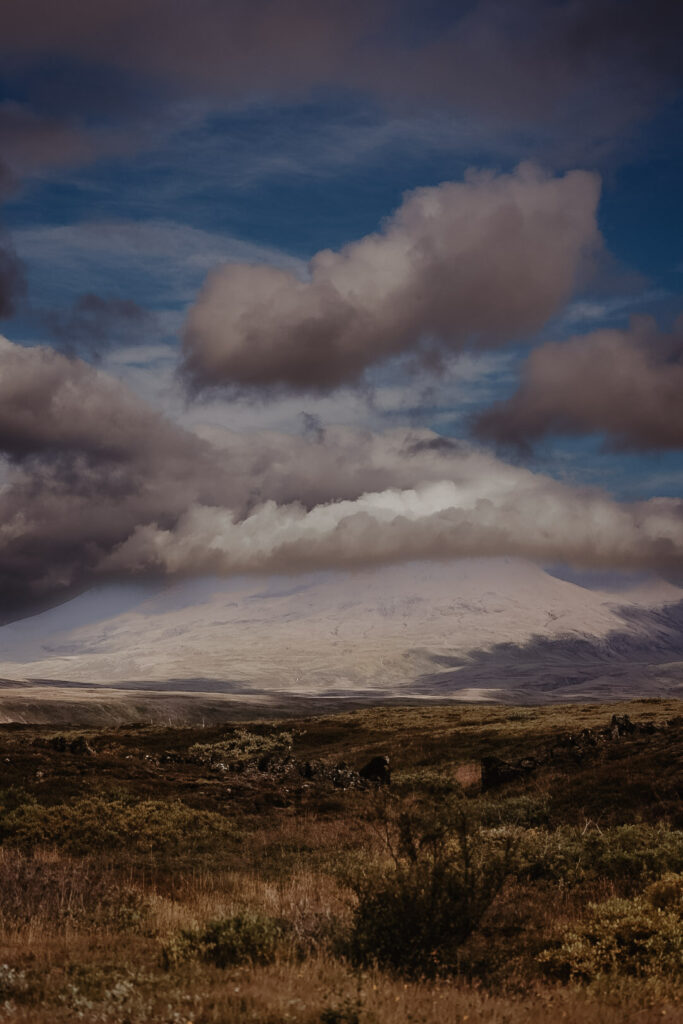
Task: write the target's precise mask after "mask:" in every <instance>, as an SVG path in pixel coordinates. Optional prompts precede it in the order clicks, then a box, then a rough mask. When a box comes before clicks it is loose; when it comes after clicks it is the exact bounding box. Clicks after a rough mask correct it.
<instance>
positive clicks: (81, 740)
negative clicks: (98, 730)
mask: <svg viewBox="0 0 683 1024" xmlns="http://www.w3.org/2000/svg"><path fill="white" fill-rule="evenodd" d="M69 750H70V752H71V753H72V754H78V755H79V756H80V755H84V754H94V753H95V751H94V750H93V748H92V747H91V746H90V744H89V743H88V741H87V740H86V738H85V736H77V737H76V739H75V740H72V741H71V743H70V744H69Z"/></svg>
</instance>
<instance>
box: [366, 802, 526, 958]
mask: <svg viewBox="0 0 683 1024" xmlns="http://www.w3.org/2000/svg"><path fill="white" fill-rule="evenodd" d="M383 825H384V828H385V833H384V834H385V841H386V845H387V851H388V853H389V856H390V859H391V863H390V865H389V866H384V867H379V868H377V869H376V870H375V871H369V872H363V873H361V874H360V875H358V876H357V877H356V879H354V880H352V887H353V889H354V891H355V895H356V898H357V903H356V907H355V909H354V914H353V919H352V924H351V930H350V934H349V937H348V941H347V946H346V952H347V954H348V956H349V958H350V959H351V960H352V962H354V963H355V964H358V965H366V964H372V963H376V964H378V965H379V966H382V967H389V968H392V969H394V970H397V971H399V972H401V973H405V974H408V975H412V976H426V977H430V976H435V975H437V974H442V973H449V972H452V971H453V970H455V969H456V968H457V960H458V950H459V948H460V946H461V945H462V944H463V943H464V942H465V941H466V940H467V939H468V937H469V936H470V935H471V934H472V932H473V931H474V930H475V929H476V928H477V926H478V925H479V923H480V921H481V919H482V918H483V916H484V914H485V913H486V911H487V910H488V909H489V907H490V905H491V903H492V902H493V900H494V899H495V898H496V896H497V895H498V893H499V892H500V890H501V888H502V887H503V885H504V883H505V881H506V879H507V878H508V877H509V876H510V875H511V874H513V873H514V870H515V866H516V846H517V838H516V834H515V833H514V832H513V831H512V830H500V831H499V832H498V833H496V834H492V833H488V834H487V833H484V832H483V831H482V830H481V829H480V828H479V827H478V826H476V825H475V824H474V823H473V821H472V819H471V818H470V817H469V815H468V811H467V808H466V805H465V804H464V803H463V802H459V801H453V802H447V801H442V802H439V803H437V804H434V805H432V806H430V807H429V808H427V809H426V810H424V809H422V808H420V807H418V806H416V805H412V806H409V807H407V808H404V809H402V810H400V811H399V812H398V813H397V814H396V815H395V816H392V817H386V816H385V817H384V819H383Z"/></svg>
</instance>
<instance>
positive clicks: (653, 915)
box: [539, 896, 683, 982]
mask: <svg viewBox="0 0 683 1024" xmlns="http://www.w3.org/2000/svg"><path fill="white" fill-rule="evenodd" d="M539 961H540V963H541V965H542V967H543V968H544V970H545V971H546V973H547V974H549V975H550V976H551V977H553V978H557V979H559V980H561V981H572V980H578V981H585V982H589V981H594V980H595V979H596V978H599V977H600V976H602V975H605V974H625V975H633V976H648V977H652V976H666V977H670V976H672V975H680V974H682V973H683V919H682V918H681V913H680V910H661V909H659V908H658V907H654V906H653V905H652V902H651V901H650V900H649V899H648V898H647V897H646V896H637V897H635V898H633V899H610V900H605V901H604V902H603V903H591V904H590V905H589V914H588V917H587V919H586V920H585V921H584V922H583V924H582V925H581V926H580V927H578V928H576V927H574V928H570V929H567V931H566V932H565V933H564V935H563V936H562V940H561V942H560V944H559V946H558V947H557V948H554V949H547V950H544V951H543V952H542V953H541V954H540V956H539Z"/></svg>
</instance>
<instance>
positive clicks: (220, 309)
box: [184, 165, 600, 391]
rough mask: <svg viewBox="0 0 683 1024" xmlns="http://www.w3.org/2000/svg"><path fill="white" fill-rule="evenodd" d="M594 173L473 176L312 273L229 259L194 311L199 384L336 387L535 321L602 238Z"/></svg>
mask: <svg viewBox="0 0 683 1024" xmlns="http://www.w3.org/2000/svg"><path fill="white" fill-rule="evenodd" d="M599 190H600V182H599V179H598V178H597V176H595V175H592V174H588V173H585V172H582V171H572V172H570V173H568V174H566V175H564V177H560V178H552V177H547V176H545V175H543V174H542V173H541V172H539V171H538V170H536V169H535V168H533V167H531V166H528V165H524V166H521V167H520V168H519V169H518V170H517V171H516V172H515V174H512V175H501V176H499V177H495V176H493V175H491V174H470V175H469V176H468V177H466V179H465V181H464V182H462V183H455V182H446V183H444V184H442V185H439V186H438V187H436V188H424V189H417V190H416V191H415V192H412V193H409V194H408V195H407V196H406V198H405V200H404V202H403V204H402V206H401V207H400V208H399V209H398V210H397V211H396V212H395V213H394V214H393V215H392V217H390V218H389V219H388V220H387V221H386V222H385V223H384V225H383V227H382V230H381V231H379V232H377V233H375V234H372V235H367V236H366V237H365V238H362V239H360V240H359V241H357V242H353V243H350V244H349V245H346V246H345V247H344V248H343V249H342V250H341V251H339V252H332V251H331V250H328V249H327V250H324V251H321V252H319V253H317V254H316V255H315V256H314V257H313V259H312V260H311V263H310V278H309V280H306V281H301V280H299V279H298V278H297V277H295V276H294V274H292V273H291V272H287V271H284V270H276V269H274V268H272V267H263V266H253V265H247V264H239V263H233V264H228V265H226V266H224V267H223V268H220V269H219V270H216V271H215V272H214V273H213V274H211V275H210V276H209V278H208V280H207V282H206V284H205V285H204V288H203V289H202V291H201V293H200V295H199V297H198V299H197V302H196V304H195V305H194V307H193V308H192V309H191V310H190V313H189V315H188V319H187V324H186V329H185V336H184V349H185V366H184V369H185V373H186V376H187V378H188V380H189V382H190V384H191V385H192V386H194V387H195V388H202V387H210V386H215V385H232V386H235V387H237V388H242V389H269V388H271V389H272V388H275V389H277V388H286V389H292V390H299V391H329V390H331V389H333V388H336V387H338V386H340V385H342V384H348V383H356V382H358V381H359V380H360V378H361V376H362V374H363V373H364V371H365V370H366V369H367V368H368V367H370V366H373V365H374V364H377V363H381V362H383V361H385V360H387V359H389V358H390V357H392V356H396V355H399V354H401V353H404V352H407V351H410V350H412V351H418V352H421V353H422V354H423V355H426V356H427V357H429V355H433V353H434V352H438V351H458V350H461V349H462V348H463V347H464V346H465V345H467V344H469V343H478V344H482V345H496V344H501V343H503V342H505V341H508V340H510V339H512V338H515V337H519V336H520V335H521V334H523V333H525V332H529V331H534V330H536V329H537V328H539V327H540V326H541V325H542V324H543V323H544V322H545V321H546V320H547V319H548V318H549V317H550V316H551V315H552V314H553V313H554V312H555V311H556V310H557V309H558V308H559V307H560V306H561V305H562V304H563V303H564V302H566V300H567V299H568V298H569V296H570V295H571V293H572V290H573V288H574V285H575V282H576V279H577V276H578V274H579V272H580V270H581V269H583V263H584V259H585V258H586V256H587V255H588V254H592V253H593V252H594V251H595V249H596V248H597V246H598V244H599V240H600V235H599V233H598V229H597V226H596V221H595V210H596V206H597V201H598V195H599Z"/></svg>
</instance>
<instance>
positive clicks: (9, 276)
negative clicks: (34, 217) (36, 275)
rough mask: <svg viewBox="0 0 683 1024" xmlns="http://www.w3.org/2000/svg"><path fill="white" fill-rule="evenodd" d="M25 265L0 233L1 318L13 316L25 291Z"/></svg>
mask: <svg viewBox="0 0 683 1024" xmlns="http://www.w3.org/2000/svg"><path fill="white" fill-rule="evenodd" d="M25 288H26V282H25V278H24V266H23V264H22V262H21V260H20V259H19V257H18V256H17V254H16V253H15V251H14V249H13V247H12V245H11V244H10V243H9V242H4V244H2V235H1V234H0V319H4V318H6V317H9V316H12V314H13V313H14V309H15V305H16V301H17V299H18V298H20V297H21V296H22V295H23V294H24V291H25Z"/></svg>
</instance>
